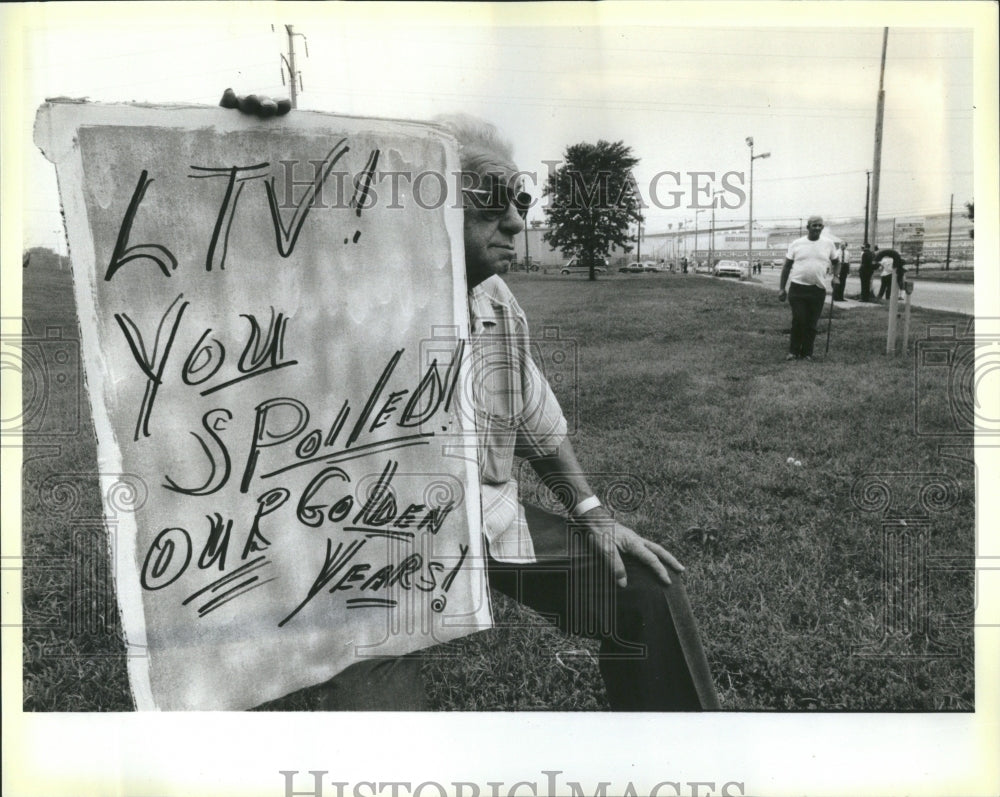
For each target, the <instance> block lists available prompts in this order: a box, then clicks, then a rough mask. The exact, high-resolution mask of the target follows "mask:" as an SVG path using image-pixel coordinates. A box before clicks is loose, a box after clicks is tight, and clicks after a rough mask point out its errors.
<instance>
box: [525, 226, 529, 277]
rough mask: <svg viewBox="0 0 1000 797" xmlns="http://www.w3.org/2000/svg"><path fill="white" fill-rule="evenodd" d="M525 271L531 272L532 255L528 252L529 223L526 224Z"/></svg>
mask: <svg viewBox="0 0 1000 797" xmlns="http://www.w3.org/2000/svg"><path fill="white" fill-rule="evenodd" d="M524 271H525V273H527V274H530V273H531V255H529V254H528V225H527V224H525V225H524Z"/></svg>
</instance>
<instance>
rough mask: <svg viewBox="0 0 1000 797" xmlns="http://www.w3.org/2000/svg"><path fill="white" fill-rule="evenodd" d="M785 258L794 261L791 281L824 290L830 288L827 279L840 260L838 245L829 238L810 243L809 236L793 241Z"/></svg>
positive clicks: (789, 277) (790, 276)
mask: <svg viewBox="0 0 1000 797" xmlns="http://www.w3.org/2000/svg"><path fill="white" fill-rule="evenodd" d="M785 257H786V258H787V259H788V260H791V261H792V271H791V273H790V274H789V275H788V279H789V281H791V282H797V283H798V284H799V285H815V286H817V287H819V288H823V290H826V289H827V288H829V287H830V286H829V285H828V284H827V282H826V277H827V275H828V274H829V273H830V269H831V267H832V266H833V264H834V263H836V262H838V261H839V259H840V257H839V256H838V255H837V245H836V244H835V243H834V242H833V241H831V240H830V239H829V238H820V239H819V240H817V241H810V240H809V237H808V236H805V237H802V238H797V239H795V240H794V241H792V242H791V244H789V246H788V252H787V254H786V255H785Z"/></svg>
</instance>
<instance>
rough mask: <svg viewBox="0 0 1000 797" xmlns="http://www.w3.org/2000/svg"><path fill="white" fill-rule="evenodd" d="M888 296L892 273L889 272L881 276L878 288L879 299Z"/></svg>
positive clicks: (890, 288) (890, 291) (890, 293)
mask: <svg viewBox="0 0 1000 797" xmlns="http://www.w3.org/2000/svg"><path fill="white" fill-rule="evenodd" d="M890 296H892V274H889V275H888V276H886V277H882V284H881V286H880V287H879V289H878V298H879V299H882V298H886V299H888V298H889V297H890Z"/></svg>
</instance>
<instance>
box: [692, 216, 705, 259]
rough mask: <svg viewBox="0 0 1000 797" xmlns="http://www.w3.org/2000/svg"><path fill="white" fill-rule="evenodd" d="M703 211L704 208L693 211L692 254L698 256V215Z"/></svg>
mask: <svg viewBox="0 0 1000 797" xmlns="http://www.w3.org/2000/svg"><path fill="white" fill-rule="evenodd" d="M704 212H705V208H702V209H701V210H696V211H695V212H694V254H695V259H697V257H698V216H699V215H701V214H702V213H704Z"/></svg>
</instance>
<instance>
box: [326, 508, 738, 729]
mask: <svg viewBox="0 0 1000 797" xmlns="http://www.w3.org/2000/svg"><path fill="white" fill-rule="evenodd" d="M525 515H526V517H527V520H528V526H529V528H530V529H531V536H532V540H533V541H534V543H535V554H536V558H537V561H536V562H533V563H529V564H512V563H508V562H498V561H496V560H495V559H493V558H492V557H490V558H489V559H488V562H487V568H488V576H489V583H490V586H491V587H492V588H494V589H496V590H499V591H500V592H503V593H504V594H505V595H508V596H510V597H511V598H513V599H514V600H517V601H519V602H520V603H523V604H524V605H526V606H529V607H531V608H532V609H534V610H535V611H537V612H539V613H540V614H541V615H542V616H543V617H545V618H546V619H548V620H550V621H551V622H552V623H553V624H555V625H556V626H557V627H558V628H560V629H561V630H562V631H564V632H566V633H572V634H580V635H583V636H587V637H590V638H595V639H600V640H601V647H600V654H599V658H598V669H599V670H600V673H601V676H602V678H603V679H604V684H605V687H606V689H607V695H608V702H609V703H610V705H611V708H612V710H617V711H698V710H701V709H717V708H718V707H719V702H718V697H717V695H716V692H715V685H714V683H713V681H712V677H711V673H710V672H709V669H708V661H707V659H706V657H705V652H704V650H703V649H702V646H701V641H700V640H699V638H698V632H697V629H696V627H695V622H694V617H693V615H692V613H691V607H690V605H689V604H688V600H687V595H686V593H685V592H684V586H683V584H682V582H681V578H682V577H681V575H680V574H679V573H675V572H672V571H671V574H670V577H671V581H672V582H673V583H672V584H671V585H670V586H669V587H667V586H664V585H662V584H660V583H659V581H657V580H656V577H655V575H654V574H653V572H652V571H651V570H649V569H648V568H647V567H646V566H645V565H642V564H641V563H639V562H638V561H637V560H634V559H632V558H630V557H626V558H625V568H626V571H627V574H628V585H627V586H626V587H624V588H619V587H617V585H616V584H615V582H614V577H613V574H612V573H611V571H610V570H609V569H608V568H605V567H600V566H595V559H594V554H593V553H592V551H591V549H590V548H589V546H588V545H586V544H585V542H584V540H583V536H582V534H581V533H580V532H579V530H577V529H573V528H571V527H568V526H567V522H566V519H565V518H563V517H560V516H559V515H554V514H552V513H549V512H546V511H544V510H542V509H538V508H537V507H532V506H526V507H525ZM539 655H540V656H545V655H546V654H545V652H544V651H540V652H539ZM419 670H420V654H419V653H416V654H411V655H409V656H403V657H401V658H390V659H371V660H363V661H361V662H359V663H357V664H355V665H353V666H351V667H349V668H348V669H347V670H345V671H344V672H343V673H341V674H340V675H338V676H336V677H335V678H334V679H333V680H331V681H329V682H328V683H327V684H326V685H325V686H324V695H323V698H322V706H321V708H323V709H325V710H331V711H337V710H353V711H358V710H381V711H393V710H396V711H400V710H411V711H426V710H428V709H429V708H430V705H429V703H428V701H427V697H426V694H425V692H424V689H423V684H422V682H421V679H420V673H419Z"/></svg>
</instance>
